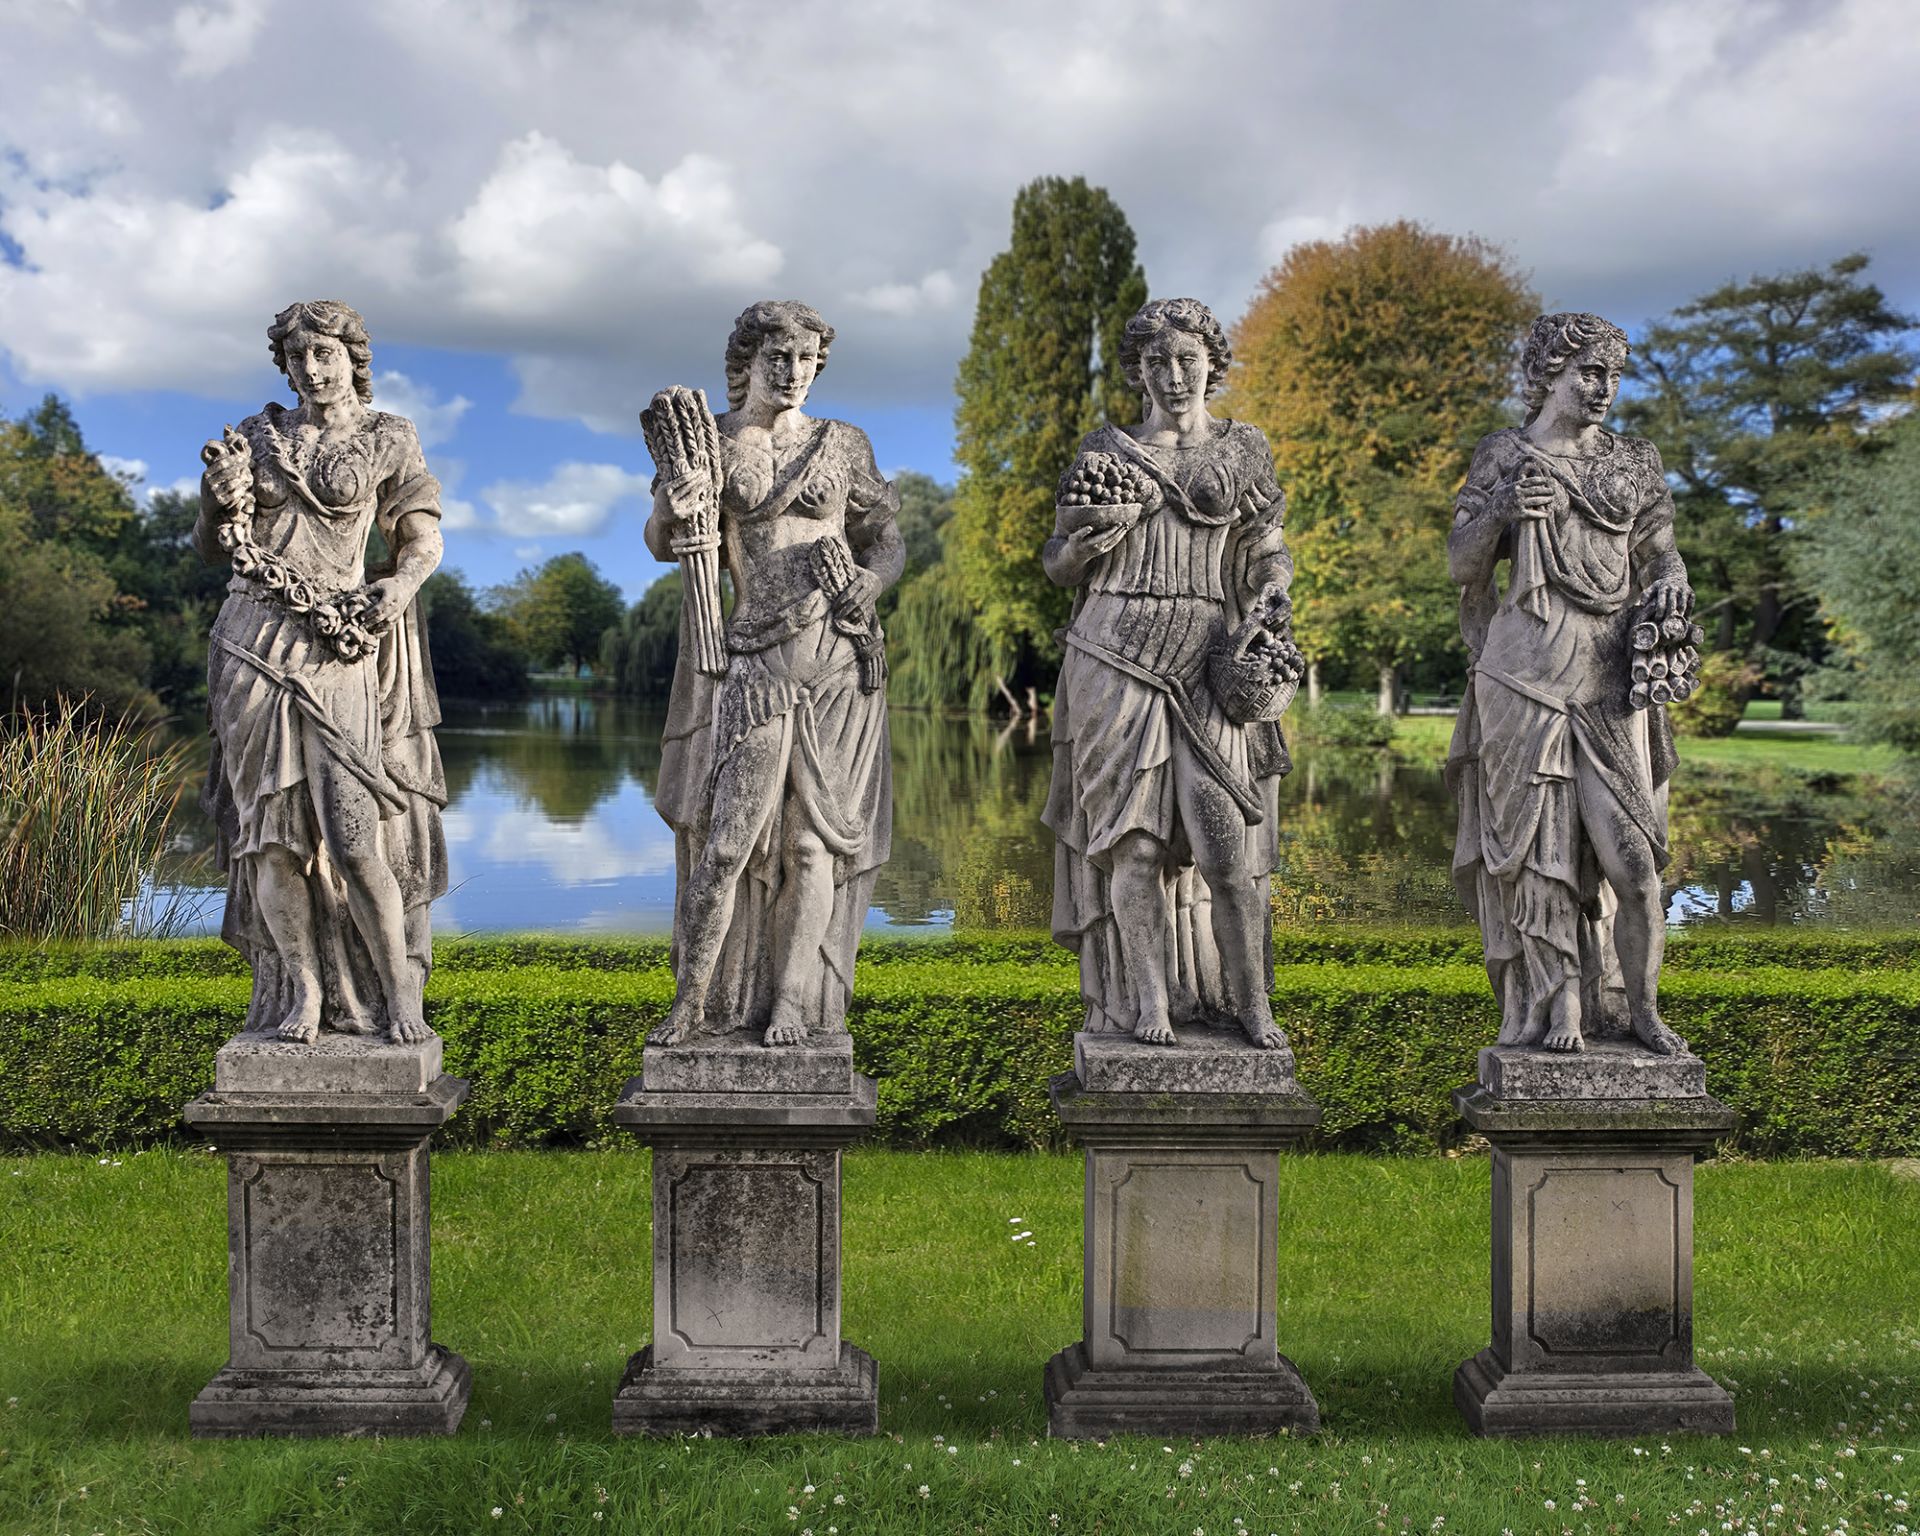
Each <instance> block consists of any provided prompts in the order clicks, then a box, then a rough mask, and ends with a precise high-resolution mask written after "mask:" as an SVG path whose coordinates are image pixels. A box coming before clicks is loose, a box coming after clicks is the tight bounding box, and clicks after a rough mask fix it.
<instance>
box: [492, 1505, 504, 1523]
mask: <svg viewBox="0 0 1920 1536" xmlns="http://www.w3.org/2000/svg"><path fill="white" fill-rule="evenodd" d="M505 1513H506V1511H505V1510H504V1509H502V1508H501V1507H500V1506H499V1505H498V1504H496V1505H494V1506H493V1518H494V1519H496V1520H498V1519H499V1518H500V1517H501V1516H502V1515H504V1514H505Z"/></svg>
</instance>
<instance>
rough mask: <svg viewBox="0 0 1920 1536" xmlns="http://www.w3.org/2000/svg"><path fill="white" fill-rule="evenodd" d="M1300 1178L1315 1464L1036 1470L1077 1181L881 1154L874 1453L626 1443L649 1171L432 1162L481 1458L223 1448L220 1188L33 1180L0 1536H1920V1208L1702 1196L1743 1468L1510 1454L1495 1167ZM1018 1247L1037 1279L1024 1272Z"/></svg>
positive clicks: (870, 1295) (1071, 1167)
mask: <svg viewBox="0 0 1920 1536" xmlns="http://www.w3.org/2000/svg"><path fill="white" fill-rule="evenodd" d="M1281 1170H1282V1182H1281V1194H1280V1199H1281V1209H1282V1212H1283V1229H1284V1231H1285V1234H1286V1235H1285V1238H1284V1242H1283V1247H1282V1255H1281V1268H1280V1296H1281V1323H1280V1341H1281V1347H1282V1349H1283V1350H1285V1351H1286V1352H1287V1353H1288V1354H1289V1355H1291V1356H1292V1357H1293V1358H1294V1359H1295V1360H1296V1361H1297V1362H1298V1364H1299V1365H1300V1367H1301V1370H1302V1371H1303V1373H1304V1374H1305V1376H1306V1379H1307V1381H1308V1383H1309V1384H1310V1385H1311V1386H1312V1387H1313V1389H1314V1390H1315V1392H1316V1394H1317V1395H1318V1397H1319V1399H1320V1402H1321V1405H1322V1409H1323V1412H1324V1415H1325V1422H1326V1430H1325V1432H1324V1433H1323V1434H1322V1435H1321V1436H1319V1437H1318V1438H1315V1439H1311V1440H1301V1441H1288V1440H1224V1439H1223V1440H1211V1441H1204V1442H1195V1441H1189V1440H1185V1439H1170V1440H1159V1439H1155V1440H1138V1439H1122V1440H1115V1441H1113V1442H1111V1443H1108V1444H1106V1445H1104V1446H1098V1445H1093V1444H1086V1445H1075V1444H1070V1443H1059V1442H1052V1441H1049V1440H1047V1439H1046V1430H1045V1413H1044V1409H1043V1406H1042V1403H1041V1400H1040V1393H1039V1385H1040V1372H1041V1368H1042V1366H1043V1365H1044V1363H1045V1361H1046V1359H1047V1358H1048V1356H1049V1355H1051V1354H1052V1353H1053V1352H1054V1351H1055V1350H1056V1349H1058V1348H1060V1347H1061V1346H1062V1345H1064V1344H1066V1343H1068V1342H1069V1341H1071V1340H1072V1339H1073V1338H1075V1337H1077V1336H1078V1334H1079V1331H1080V1328H1079V1298H1080V1269H1079V1264H1080V1243H1079V1230H1080V1167H1079V1162H1078V1159H1077V1158H1073V1157H1053V1156H991V1155H985V1154H931V1153H919V1154H913V1153H882V1152H875V1151H855V1152H852V1153H850V1154H848V1156H847V1159H846V1200H845V1218H844V1232H845V1244H846V1259H845V1274H846V1296H845V1316H844V1325H845V1332H846V1335H847V1336H848V1337H849V1338H851V1339H853V1340H854V1341H855V1342H857V1343H859V1344H861V1345H863V1346H865V1347H866V1348H868V1349H869V1350H871V1351H872V1352H873V1353H874V1355H875V1356H876V1357H877V1358H878V1360H879V1362H880V1380H881V1389H882V1407H881V1429H882V1436H881V1438H879V1439H875V1440H868V1441H844V1440H836V1439H826V1438H806V1437H794V1438H783V1439H775V1440H766V1441H759V1442H747V1443H730V1442H724V1441H656V1442H639V1441H623V1442H618V1443H616V1442H615V1441H614V1440H613V1439H612V1437H611V1435H610V1434H609V1433H608V1415H609V1409H610V1402H611V1398H612V1394H613V1390H614V1386H615V1384H616V1382H617V1380H618V1378H619V1374H620V1372H621V1370H622V1368H623V1366H624V1363H625V1359H626V1356H627V1354H628V1352H629V1351H631V1350H633V1349H635V1348H637V1347H638V1346H639V1345H640V1344H641V1343H643V1342H644V1341H645V1339H646V1337H647V1334H648V1316H647V1313H648V1298H649V1288H648V1226H647V1208H648V1207H647V1190H648V1182H647V1179H648V1166H647V1159H646V1157H645V1155H644V1154H643V1153H638V1152H630V1151H629V1152H606V1153H580V1154H553V1153H544V1154H503V1153H488V1154H467V1155H456V1154H446V1155H442V1156H440V1157H439V1158H437V1159H436V1163H435V1170H434V1191H433V1202H434V1244H435V1250H434V1277H435V1293H434V1319H435V1321H434V1334H435V1337H436V1338H438V1339H439V1340H440V1341H442V1342H443V1343H445V1344H447V1345H449V1346H450V1347H452V1348H455V1349H458V1350H460V1351H461V1352H463V1353H464V1354H465V1355H466V1356H467V1358H468V1360H469V1361H470V1362H471V1364H472V1366H473V1371H474V1383H475V1386H474V1396H473V1401H472V1406H471V1407H470V1408H469V1410H468V1413H467V1418H466V1422H465V1423H464V1424H463V1425H462V1427H461V1429H460V1431H459V1433H458V1434H457V1435H456V1436H454V1437H452V1438H451V1439H446V1440H427V1441H386V1442H357V1441H321V1442H297V1441H287V1442H281V1441H258V1442H251V1441H249V1442H197V1441H193V1440H190V1439H188V1438H187V1436H186V1433H185V1430H186V1405H187V1402H188V1401H189V1399H191V1398H192V1396H193V1395H194V1393H195V1392H196V1391H198V1390H199V1388H200V1387H201V1385H202V1384H204V1382H205V1381H206V1380H207V1378H208V1377H209V1376H211V1375H212V1373H213V1372H214V1370H215V1369H216V1368H217V1367H218V1366H219V1365H220V1364H221V1363H222V1361H223V1360H224V1358H225V1355H226V1296H225V1273H226V1266H225V1224H224V1215H225V1201H224V1198H223V1184H224V1173H223V1169H222V1165H221V1163H220V1161H219V1160H218V1159H216V1158H214V1157H212V1156H210V1155H208V1154H205V1153H197V1152H187V1151H148V1152H145V1153H139V1154H126V1155H124V1156H122V1157H120V1158H117V1159H116V1158H108V1159H106V1160H104V1161H95V1160H93V1159H90V1158H88V1159H80V1158H63V1157H52V1156H47V1157H29V1158H22V1159H16V1160H12V1161H10V1162H7V1163H5V1164H0V1253H4V1254H5V1255H6V1261H5V1265H4V1268H3V1269H0V1399H5V1402H4V1406H0V1530H4V1531H6V1532H8V1533H16V1532H17V1533H34V1536H58V1533H64V1532H73V1533H79V1536H86V1533H92V1532H119V1531H128V1532H180V1533H189V1532H190V1533H193V1536H226V1533H239V1532H247V1533H253V1532H295V1531H315V1532H319V1531H324V1532H326V1533H328V1536H352V1533H360V1532H367V1533H374V1532H378V1533H381V1536H387V1533H391V1532H393V1531H396V1530H400V1529H404V1530H406V1531H408V1532H410V1533H412V1532H460V1533H472V1532H476V1531H480V1532H503V1533H504V1532H526V1531H588V1532H593V1531H620V1532H634V1531H639V1532H655V1531H658V1532H697V1533H705V1532H735V1531H745V1532H764V1531H779V1532H789V1533H793V1536H801V1533H803V1532H807V1531H811V1532H812V1533H813V1536H856V1533H863V1532H911V1533H916V1536H918V1533H935V1532H940V1533H945V1532H954V1531H962V1532H965V1531H977V1532H991V1533H999V1532H1012V1533H1021V1536H1024V1533H1034V1536H1039V1533H1046V1532H1052V1531H1056V1530H1058V1531H1068V1532H1103V1533H1122V1532H1125V1533H1132V1532H1152V1533H1161V1532H1164V1533H1178V1536H1191V1533H1192V1532H1194V1531H1196V1530H1199V1531H1203V1532H1205V1533H1206V1536H1232V1533H1234V1532H1236V1531H1239V1530H1247V1531H1255V1532H1268V1531H1273V1532H1280V1531H1285V1532H1311V1533H1315V1536H1318V1533H1322V1532H1376V1531H1380V1530H1389V1531H1395V1532H1400V1531H1407V1530H1413V1531H1419V1532H1429V1533H1430V1532H1433V1531H1436V1530H1439V1531H1448V1532H1459V1533H1472V1536H1481V1533H1485V1536H1494V1533H1497V1532H1501V1531H1503V1530H1511V1531H1513V1532H1514V1533H1516V1536H1520V1533H1534V1532H1549V1533H1555V1536H1558V1533H1563V1532H1567V1531H1574V1532H1587V1531H1594V1532H1601V1531H1611V1530H1620V1531H1650V1530H1659V1531H1667V1530H1681V1531H1684V1532H1685V1533H1687V1536H1692V1533H1694V1532H1695V1531H1698V1530H1703V1529H1704V1530H1708V1531H1710V1532H1712V1533H1719V1532H1721V1531H1724V1530H1736V1531H1749V1530H1751V1531H1756V1532H1757V1531H1762V1530H1767V1531H1777V1532H1796V1531H1803V1530H1804V1531H1817V1532H1822V1533H1825V1532H1829V1531H1836V1530H1843V1529H1844V1530H1847V1531H1849V1532H1851V1533H1853V1536H1866V1533H1892V1532H1896V1531H1898V1530H1900V1529H1902V1528H1903V1527H1905V1526H1907V1525H1914V1524H1920V1522H1916V1521H1915V1520H1914V1517H1913V1516H1912V1515H1911V1514H1909V1513H1908V1512H1907V1510H1906V1504H1907V1503H1908V1502H1909V1501H1911V1499H1912V1498H1913V1496H1914V1495H1913V1492H1912V1490H1913V1486H1914V1484H1913V1479H1912V1477H1911V1476H1910V1472H1911V1471H1912V1470H1913V1469H1914V1468H1916V1467H1920V1459H1916V1458H1920V1443H1917V1442H1920V1425H1917V1424H1916V1420H1915V1413H1914V1408H1913V1403H1912V1401H1911V1399H1913V1398H1914V1397H1915V1396H1920V1392H1917V1391H1916V1380H1917V1378H1920V1328H1917V1327H1916V1321H1915V1316H1914V1308H1913V1302H1912V1297H1913V1275H1914V1274H1915V1272H1916V1270H1917V1269H1920V1183H1916V1182H1914V1181H1912V1180H1906V1179H1901V1178H1898V1177H1896V1176H1894V1174H1893V1173H1891V1172H1889V1170H1888V1169H1886V1168H1884V1167H1881V1166H1877V1165H1867V1164H1837V1163H1825V1164H1816V1163H1808V1164H1770V1165H1758V1164H1708V1165H1705V1166H1703V1167H1702V1168H1701V1169H1700V1172H1699V1179H1698V1188H1697V1222H1698V1227H1697V1231H1698V1251H1699V1263H1698V1272H1697V1284H1696V1300H1697V1306H1698V1317H1697V1332H1698V1341H1699V1347H1700V1358H1701V1363H1702V1364H1703V1365H1705V1366H1706V1367H1707V1368H1708V1369H1709V1370H1711V1371H1713V1372H1714V1373H1715V1374H1716V1375H1718V1376H1719V1377H1720V1378H1721V1379H1722V1380H1723V1381H1724V1382H1726V1384H1727V1385H1728V1386H1729V1387H1730V1388H1731V1389H1732V1390H1733V1392H1734V1394H1735V1396H1736V1398H1737V1400H1738V1404H1739V1414H1740V1433H1739V1435H1738V1437H1737V1438H1735V1439H1732V1440H1728V1441H1724V1442H1722V1441H1712V1440H1702V1439H1690V1438H1680V1437H1675V1438H1671V1439H1669V1440H1667V1441H1664V1442H1663V1441H1660V1440H1657V1439H1649V1440H1646V1441H1642V1442H1639V1443H1637V1444H1636V1443H1633V1442H1622V1443H1610V1442H1579V1441H1533V1442H1516V1443H1481V1442H1478V1441H1475V1440H1473V1439H1471V1438H1470V1437H1469V1436H1467V1434H1466V1433H1465V1431H1464V1430H1463V1428H1462V1427H1461V1424H1460V1421H1459V1419H1458V1417H1457V1416H1456V1414H1455V1412H1454V1410H1453V1407H1452V1403H1451V1398H1450V1388H1449V1383H1450V1378H1451V1375H1452V1372H1453V1368H1454V1366H1455V1365H1456V1364H1457V1363H1458V1362H1459V1361H1460V1360H1461V1359H1462V1358H1464V1357H1465V1356H1466V1355H1468V1354H1470V1353H1471V1352H1473V1351H1474V1350H1475V1349H1476V1348H1478V1347H1479V1346H1481V1345H1482V1344H1484V1343H1485V1341H1486V1332H1487V1308H1488V1301H1487V1283H1488V1281H1487V1271H1488V1261H1487V1235H1486V1223H1487V1210H1488V1171H1487V1164H1486V1163H1485V1161H1484V1160H1479V1159H1471V1158H1469V1159H1459V1160H1441V1159H1432V1160H1412V1159H1407V1160H1394V1159H1368V1158H1359V1157H1333V1156H1321V1157H1292V1158H1283V1159H1282V1161H1281ZM1013 1218H1020V1222H1019V1223H1018V1224H1016V1223H1015V1222H1014V1220H1013ZM1020 1230H1028V1231H1031V1232H1033V1233H1034V1234H1035V1241H1033V1242H1032V1243H1031V1244H1029V1243H1026V1242H1015V1241H1010V1235H1011V1234H1012V1233H1013V1232H1015V1231H1020ZM923 1490H924V1491H923ZM837 1499H838V1500H844V1501H845V1502H844V1503H839V1502H835V1501H836V1500H837ZM1774 1504H1778V1505H1779V1506H1780V1510H1779V1511H1778V1512H1777V1513H1775V1512H1773V1511H1771V1510H1770V1509H1769V1506H1770V1505H1774ZM495 1511H498V1513H497V1514H496V1513H495ZM1056 1516H1057V1517H1058V1520H1057V1523H1056V1521H1055V1519H1054V1517H1056ZM1442 1522H1444V1523H1442Z"/></svg>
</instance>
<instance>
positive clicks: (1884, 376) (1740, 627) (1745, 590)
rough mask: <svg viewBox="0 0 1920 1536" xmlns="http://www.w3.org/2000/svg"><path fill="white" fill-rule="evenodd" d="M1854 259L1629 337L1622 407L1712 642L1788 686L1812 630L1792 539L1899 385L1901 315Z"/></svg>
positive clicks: (1776, 281) (1731, 294) (1901, 391)
mask: <svg viewBox="0 0 1920 1536" xmlns="http://www.w3.org/2000/svg"><path fill="white" fill-rule="evenodd" d="M1866 268H1867V257H1866V256H1865V255H1863V254H1860V253H1857V252H1856V253H1855V254H1853V255H1850V256H1844V257H1842V258H1841V259H1840V260H1839V261H1836V262H1834V263H1833V264H1832V265H1831V266H1829V267H1826V268H1817V267H1814V268H1808V269H1806V270H1805V271H1800V272H1784V273H1781V274H1779V275H1778V276H1774V277H1750V278H1748V279H1746V280H1745V281H1744V282H1730V283H1727V284H1725V285H1723V286H1722V287H1719V288H1716V289H1714V290H1713V291H1712V292H1711V293H1708V294H1703V295H1702V296H1701V297H1700V298H1697V299H1695V300H1694V301H1693V302H1692V303H1690V304H1683V305H1682V306H1681V307H1680V308H1678V309H1676V310H1675V311H1674V312H1673V313H1672V315H1670V316H1669V317H1668V318H1667V319H1665V320H1661V321H1657V322H1655V323H1654V324H1653V325H1650V326H1649V327H1648V328H1647V329H1646V331H1645V333H1644V334H1643V335H1642V336H1641V337H1640V339H1639V340H1638V341H1637V342H1636V343H1635V344H1634V350H1633V358H1632V360H1631V363H1630V373H1629V383H1630V394H1629V396H1628V398H1627V399H1626V400H1625V401H1624V402H1623V403H1622V406H1621V412H1620V415H1621V420H1622V421H1623V422H1624V423H1625V424H1626V425H1627V426H1629V427H1630V428H1631V429H1632V430H1634V431H1636V432H1641V433H1644V434H1645V435H1646V436H1648V437H1651V438H1652V439H1653V440H1654V442H1655V443H1656V444H1657V445H1658V446H1659V449H1660V456H1661V458H1662V459H1663V460H1664V461H1665V462H1666V467H1667V473H1668V477H1669V478H1670V479H1671V480H1672V482H1673V487H1674V503H1675V511H1676V514H1677V519H1676V525H1677V530H1678V537H1679V542H1680V552H1681V554H1682V555H1683V556H1685V558H1686V562H1687V573H1688V575H1689V577H1690V578H1691V580H1692V582H1693V586H1694V590H1695V592H1696V593H1697V594H1698V596H1699V599H1700V601H1699V610H1700V612H1701V614H1702V617H1703V620H1704V622H1706V623H1707V624H1709V625H1710V626H1711V628H1710V633H1711V635H1712V637H1713V640H1714V643H1715V644H1716V645H1717V646H1718V648H1720V649H1722V650H1737V651H1741V652H1744V653H1745V654H1746V656H1747V658H1748V659H1749V660H1750V661H1751V662H1753V663H1755V664H1757V665H1758V666H1759V667H1760V668H1761V669H1762V670H1763V671H1764V672H1765V673H1766V674H1767V675H1768V676H1769V677H1771V678H1772V680H1773V681H1774V683H1775V684H1776V685H1785V686H1786V687H1787V688H1788V690H1789V692H1790V691H1791V684H1792V682H1793V679H1794V678H1795V677H1796V676H1797V673H1798V672H1799V671H1800V670H1802V669H1803V668H1804V666H1805V663H1806V659H1807V657H1808V655H1809V653H1810V652H1812V651H1815V650H1817V648H1818V646H1819V644H1820V632H1819V628H1818V625H1817V622H1816V616H1815V613H1814V604H1813V599H1812V594H1811V593H1810V592H1809V591H1808V590H1807V588H1806V587H1805V586H1804V585H1803V584H1802V583H1801V582H1800V580H1799V579H1798V577H1797V575H1796V569H1797V568H1796V562H1795V559H1794V554H1793V546H1794V544H1795V542H1796V539H1797V537H1798V534H1799V531H1800V529H1801V527H1802V525H1803V523H1804V521H1805V519H1806V516H1807V514H1808V513H1810V512H1813V511H1815V510H1817V508H1818V506H1819V504H1820V502H1821V500H1822V496H1823V487H1824V486H1825V485H1826V484H1827V483H1828V482H1829V481H1830V480H1831V479H1832V477H1833V476H1834V474H1835V473H1836V472H1837V471H1838V470H1840V468H1841V467H1842V466H1843V465H1844V464H1845V463H1846V462H1847V461H1848V460H1849V459H1851V458H1853V457H1855V456H1856V455H1857V454H1859V453H1860V452H1861V451H1863V450H1865V449H1868V448H1870V447H1871V439H1870V434H1869V428H1870V427H1871V426H1872V424H1873V423H1874V421H1875V420H1876V419H1877V418H1878V417H1879V416H1880V415H1882V414H1883V413H1884V411H1885V409H1886V407H1888V406H1889V405H1890V404H1892V403H1893V402H1895V401H1897V400H1899V399H1900V398H1901V397H1902V396H1903V395H1905V394H1906V393H1907V391H1908V390H1910V389H1911V388H1912V381H1913V366H1914V359H1913V355H1912V353H1911V352H1910V351H1909V350H1908V349H1907V348H1906V347H1905V346H1903V345H1902V344H1901V342H1900V340H1899V338H1900V337H1901V336H1902V335H1903V334H1904V333H1906V332H1907V331H1910V330H1912V329H1913V327H1914V322H1913V321H1912V320H1911V319H1909V318H1908V317H1907V316H1905V315H1902V314H1899V313H1898V312H1896V311H1895V310H1893V309H1892V308H1891V307H1889V305H1888V304H1887V302H1886V298H1885V295H1883V294H1882V293H1881V292H1880V290H1879V289H1878V288H1877V287H1875V286H1874V285H1873V284H1872V283H1870V282H1868V281H1866V279H1865V278H1864V277H1863V276H1862V274H1863V273H1864V272H1865V271H1866Z"/></svg>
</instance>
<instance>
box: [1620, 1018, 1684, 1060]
mask: <svg viewBox="0 0 1920 1536" xmlns="http://www.w3.org/2000/svg"><path fill="white" fill-rule="evenodd" d="M1633 1032H1634V1034H1635V1036H1636V1037H1638V1039H1639V1041H1640V1043H1641V1044H1642V1045H1644V1046H1645V1047H1646V1048H1647V1049H1648V1050H1650V1051H1652V1052H1653V1053H1654V1055H1656V1056H1684V1055H1686V1054H1687V1042H1686V1041H1684V1040H1682V1039H1681V1038H1680V1037H1679V1036H1678V1035H1676V1034H1675V1033H1674V1032H1673V1031H1672V1030H1670V1029H1668V1028H1667V1026H1666V1025H1664V1024H1662V1023H1661V1022H1660V1015H1659V1014H1657V1013H1653V1014H1648V1015H1646V1016H1645V1017H1643V1018H1637V1019H1635V1020H1633Z"/></svg>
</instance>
